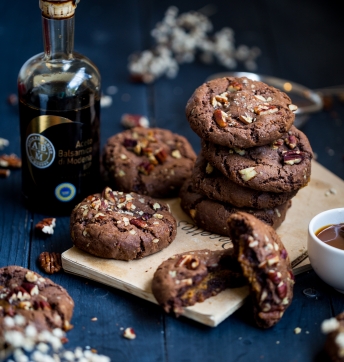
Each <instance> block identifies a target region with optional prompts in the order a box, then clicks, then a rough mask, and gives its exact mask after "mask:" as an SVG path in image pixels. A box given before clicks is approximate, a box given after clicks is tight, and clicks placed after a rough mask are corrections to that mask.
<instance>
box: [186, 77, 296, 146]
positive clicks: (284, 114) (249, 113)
mask: <svg viewBox="0 0 344 362" xmlns="http://www.w3.org/2000/svg"><path fill="white" fill-rule="evenodd" d="M296 110H297V106H295V105H294V104H292V102H291V100H290V98H289V97H288V96H287V95H286V94H285V93H283V92H281V91H280V90H278V89H276V88H274V87H270V86H268V85H267V84H265V83H262V82H257V81H254V80H250V79H248V78H246V77H243V78H235V77H226V78H218V79H214V80H211V81H209V82H207V83H204V84H202V85H201V86H200V87H198V88H197V89H196V90H195V92H194V93H193V95H192V96H191V98H190V99H189V101H188V103H187V105H186V117H187V119H188V121H189V123H190V126H191V128H192V129H193V130H194V131H195V132H196V133H197V134H198V135H199V136H200V137H201V138H202V139H204V140H206V141H209V142H212V143H216V144H219V145H222V146H227V147H239V148H248V147H255V146H262V145H266V144H269V143H271V142H273V141H274V140H276V139H278V138H280V137H281V136H282V135H283V134H284V133H285V132H287V131H288V130H289V129H290V127H291V126H292V124H293V122H294V119H295V115H294V113H293V112H294V111H296Z"/></svg>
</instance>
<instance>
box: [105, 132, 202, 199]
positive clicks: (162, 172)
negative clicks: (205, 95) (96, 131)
mask: <svg viewBox="0 0 344 362" xmlns="http://www.w3.org/2000/svg"><path fill="white" fill-rule="evenodd" d="M195 159H196V155H195V152H194V151H193V149H192V147H191V145H190V144H189V142H188V141H187V139H186V138H185V137H183V136H180V135H178V134H175V133H172V132H170V131H168V130H166V129H159V128H150V129H146V128H143V127H136V128H132V129H130V130H127V131H124V132H121V133H118V134H117V135H115V136H113V137H111V138H109V139H108V141H107V144H106V145H105V147H104V152H103V169H104V176H105V179H106V181H107V183H108V185H109V186H111V187H112V188H113V189H115V190H118V191H124V192H132V191H133V192H136V193H139V194H142V195H149V196H152V197H171V196H175V195H177V194H178V192H179V189H180V187H181V186H182V184H183V182H184V181H185V179H186V178H188V177H189V176H190V175H191V172H192V167H193V165H194V162H195Z"/></svg>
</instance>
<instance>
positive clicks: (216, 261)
mask: <svg viewBox="0 0 344 362" xmlns="http://www.w3.org/2000/svg"><path fill="white" fill-rule="evenodd" d="M232 252H233V251H232V250H231V249H229V250H218V251H210V250H206V249H205V250H197V251H189V252H187V253H183V254H178V255H174V256H172V257H171V258H169V259H168V260H166V261H164V262H163V263H162V264H161V265H160V266H159V267H158V269H157V270H156V272H155V273H154V277H153V281H152V292H153V294H154V297H155V298H156V300H157V301H158V303H159V304H160V305H161V306H162V307H163V308H164V310H165V311H166V312H167V313H169V312H174V313H175V314H176V315H180V314H182V313H183V307H187V306H191V305H194V304H195V303H197V302H203V301H204V300H205V299H207V298H209V297H211V296H214V295H216V294H218V293H220V292H221V291H222V290H224V289H226V288H237V287H241V286H243V285H244V284H246V281H245V279H244V278H243V275H242V273H241V269H240V266H239V264H238V262H237V260H236V259H235V258H233V256H232Z"/></svg>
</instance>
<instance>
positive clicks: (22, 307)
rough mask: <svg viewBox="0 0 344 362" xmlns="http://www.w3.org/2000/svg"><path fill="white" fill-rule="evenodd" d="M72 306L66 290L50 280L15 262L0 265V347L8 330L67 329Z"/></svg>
mask: <svg viewBox="0 0 344 362" xmlns="http://www.w3.org/2000/svg"><path fill="white" fill-rule="evenodd" d="M73 309H74V302H73V299H72V298H71V297H70V296H69V294H68V293H67V291H66V290H65V289H64V288H63V287H61V286H60V285H58V284H55V283H54V282H52V281H51V280H50V279H48V278H43V277H42V276H41V275H39V274H38V273H36V272H34V271H31V270H29V269H26V268H23V267H20V266H16V265H12V266H7V267H3V268H0V349H1V346H2V345H3V344H4V340H3V333H4V332H5V331H6V330H9V329H11V330H13V329H14V330H18V331H24V329H25V328H26V326H27V325H29V324H31V325H33V326H34V327H35V328H36V330H37V331H43V330H49V331H51V330H53V329H54V328H60V329H63V330H65V331H68V330H70V329H71V328H72V325H71V324H70V320H71V318H72V315H73Z"/></svg>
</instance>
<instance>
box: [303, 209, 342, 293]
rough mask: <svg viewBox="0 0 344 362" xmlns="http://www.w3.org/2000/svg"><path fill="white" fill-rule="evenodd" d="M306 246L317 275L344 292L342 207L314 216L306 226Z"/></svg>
mask: <svg viewBox="0 0 344 362" xmlns="http://www.w3.org/2000/svg"><path fill="white" fill-rule="evenodd" d="M307 248H308V255H309V260H310V262H311V265H312V267H313V269H314V271H315V272H316V273H317V275H318V276H319V277H320V278H321V279H322V280H323V281H324V282H325V283H327V284H329V285H330V286H332V287H333V288H335V289H336V290H338V291H339V292H341V293H344V278H343V275H344V208H338V209H331V210H327V211H324V212H321V213H320V214H318V215H316V216H314V218H313V219H312V220H311V221H310V223H309V226H308V242H307Z"/></svg>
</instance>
